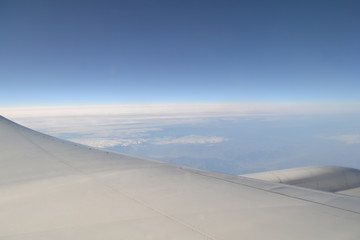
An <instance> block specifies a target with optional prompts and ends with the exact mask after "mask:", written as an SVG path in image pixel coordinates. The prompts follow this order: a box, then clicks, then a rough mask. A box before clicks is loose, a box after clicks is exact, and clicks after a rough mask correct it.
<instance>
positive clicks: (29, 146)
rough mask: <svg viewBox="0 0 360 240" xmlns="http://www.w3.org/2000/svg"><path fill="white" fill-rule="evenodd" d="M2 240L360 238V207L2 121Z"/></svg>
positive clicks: (358, 202) (344, 199) (354, 201)
mask: <svg viewBox="0 0 360 240" xmlns="http://www.w3.org/2000/svg"><path fill="white" fill-rule="evenodd" d="M0 239H1V240H2V239H9V240H10V239H11V240H15V239H16V240H18V239H26V240H29V239H36V240H43V239H46V240H49V239H51V240H52V239H77V240H79V239H86V240H92V239H101V240H104V239H109V240H111V239H116V240H118V239H127V240H133V239H139V240H146V239H154V240H162V239H164V240H170V239H181V240H184V239H188V240H191V239H213V240H215V239H216V240H229V239H278V240H279V239H280V240H281V239H302V240H303V239H337V240H338V239H354V240H355V239H360V198H357V197H350V196H345V195H341V194H336V193H328V192H321V191H317V190H311V189H304V188H301V187H297V186H290V185H284V184H280V183H272V182H266V181H261V180H256V179H250V178H246V177H238V176H230V175H226V174H218V173H212V172H207V171H201V170H195V169H190V168H186V167H181V166H177V165H172V164H166V163H162V162H157V161H152V160H146V159H141V158H137V157H133V156H128V155H124V154H117V153H113V152H106V151H100V150H97V149H94V148H91V147H86V146H83V145H79V144H76V143H72V142H68V141H63V140H60V139H57V138H54V137H50V136H47V135H44V134H41V133H38V132H36V131H33V130H31V129H27V128H25V127H22V126H20V125H17V124H15V123H13V122H11V121H9V120H7V119H5V118H0Z"/></svg>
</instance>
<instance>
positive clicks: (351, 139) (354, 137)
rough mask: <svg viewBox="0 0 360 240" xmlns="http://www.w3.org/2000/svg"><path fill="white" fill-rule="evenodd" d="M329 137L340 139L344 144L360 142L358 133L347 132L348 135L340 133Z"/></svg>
mask: <svg viewBox="0 0 360 240" xmlns="http://www.w3.org/2000/svg"><path fill="white" fill-rule="evenodd" d="M330 139H334V140H338V141H342V142H344V143H346V144H355V143H360V134H348V135H340V136H333V137H330Z"/></svg>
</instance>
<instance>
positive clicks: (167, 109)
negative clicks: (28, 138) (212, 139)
mask: <svg viewBox="0 0 360 240" xmlns="http://www.w3.org/2000/svg"><path fill="white" fill-rule="evenodd" d="M334 113H360V103H347V104H345V103H286V102H284V103H211V104H210V103H208V104H126V105H125V104H124V105H85V106H42V107H5V108H0V114H2V115H4V116H5V117H9V118H32V117H34V118H40V117H47V118H48V117H64V116H67V117H78V118H83V117H84V116H88V117H91V118H92V119H94V118H96V117H99V116H102V117H104V116H106V117H107V118H108V119H109V120H114V119H118V118H119V117H121V119H122V120H123V121H132V120H134V119H159V118H161V119H169V118H199V117H230V116H268V115H278V114H334Z"/></svg>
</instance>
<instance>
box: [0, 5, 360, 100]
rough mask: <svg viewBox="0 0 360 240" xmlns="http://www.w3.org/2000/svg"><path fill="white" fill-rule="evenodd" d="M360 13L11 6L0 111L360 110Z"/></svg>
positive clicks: (290, 8) (304, 8)
mask: <svg viewBox="0 0 360 240" xmlns="http://www.w3.org/2000/svg"><path fill="white" fill-rule="evenodd" d="M359 12H360V2H359V1H350V0H337V1H333V0H322V1H319V0H311V1H306V0H303V1H297V0H294V1H291V0H286V1H278V0H271V1H269V0H264V1H260V0H252V1H243V0H236V1H231V0H222V1H220V0H219V1H214V0H181V1H180V0H179V1H178V0H172V1H169V0H166V1H165V0H129V1H126V0H119V1H108V0H101V1H100V0H99V1H91V0H88V1H74V0H71V1H64V0H61V1H47V0H44V1H37V0H33V1H27V0H24V1H17V0H9V1H6V0H3V1H1V2H0V82H1V85H0V106H3V107H4V106H22V105H53V104H55V105H63V104H67V105H69V104H119V103H147V102H152V103H159V102H266V101H273V102H289V101H291V102H358V101H360V79H359V76H360V67H359V63H360V44H359V43H360V28H359V26H360V14H359Z"/></svg>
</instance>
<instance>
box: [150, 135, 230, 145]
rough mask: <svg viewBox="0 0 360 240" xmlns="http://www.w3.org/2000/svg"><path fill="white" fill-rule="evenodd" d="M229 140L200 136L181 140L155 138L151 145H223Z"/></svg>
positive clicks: (190, 136)
mask: <svg viewBox="0 0 360 240" xmlns="http://www.w3.org/2000/svg"><path fill="white" fill-rule="evenodd" d="M228 140H229V139H227V138H223V137H207V136H198V135H188V136H184V137H179V138H173V137H163V138H155V139H153V140H151V143H153V144H158V145H163V144H208V143H221V142H225V141H228Z"/></svg>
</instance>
